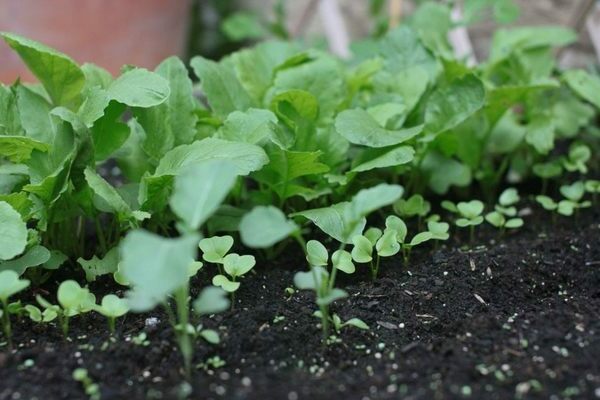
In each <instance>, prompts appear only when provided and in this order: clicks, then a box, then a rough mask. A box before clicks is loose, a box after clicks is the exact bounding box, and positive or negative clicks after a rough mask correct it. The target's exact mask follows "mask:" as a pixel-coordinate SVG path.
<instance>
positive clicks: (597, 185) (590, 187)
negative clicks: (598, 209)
mask: <svg viewBox="0 0 600 400" xmlns="http://www.w3.org/2000/svg"><path fill="white" fill-rule="evenodd" d="M585 190H586V192H588V193H591V194H592V202H593V203H594V204H597V203H598V201H597V200H598V194H599V193H600V181H599V180H594V179H590V180H587V181H585Z"/></svg>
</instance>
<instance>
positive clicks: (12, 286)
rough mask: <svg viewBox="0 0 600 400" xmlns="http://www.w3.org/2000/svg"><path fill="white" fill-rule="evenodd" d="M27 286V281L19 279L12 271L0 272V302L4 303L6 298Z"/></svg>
mask: <svg viewBox="0 0 600 400" xmlns="http://www.w3.org/2000/svg"><path fill="white" fill-rule="evenodd" d="M28 286H29V281H28V280H27V279H19V274H17V273H16V272H14V271H10V270H9V271H0V300H2V302H4V303H6V302H7V301H8V298H9V297H11V296H12V295H14V294H17V293H19V292H20V291H22V290H24V289H25V288H27V287H28Z"/></svg>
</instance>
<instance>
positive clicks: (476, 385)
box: [0, 207, 600, 400]
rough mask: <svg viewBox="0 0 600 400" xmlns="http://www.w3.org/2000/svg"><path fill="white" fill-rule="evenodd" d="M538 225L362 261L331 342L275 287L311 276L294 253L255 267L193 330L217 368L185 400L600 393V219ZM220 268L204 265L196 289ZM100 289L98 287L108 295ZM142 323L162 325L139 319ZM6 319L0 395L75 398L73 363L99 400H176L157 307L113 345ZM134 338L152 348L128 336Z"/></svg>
mask: <svg viewBox="0 0 600 400" xmlns="http://www.w3.org/2000/svg"><path fill="white" fill-rule="evenodd" d="M548 219H549V218H548V215H547V214H544V213H542V212H540V211H536V212H535V213H534V215H533V216H531V217H529V218H528V220H527V221H526V226H525V228H524V229H522V230H521V231H519V232H516V233H515V234H512V235H508V236H507V237H505V238H503V239H501V240H496V236H495V234H494V232H493V231H492V230H491V229H488V228H485V229H479V233H480V234H479V238H478V239H479V240H478V242H479V243H480V244H482V243H485V246H478V247H475V248H474V249H472V250H466V249H461V248H460V246H459V245H458V244H457V243H448V244H446V245H445V246H442V247H440V249H439V250H435V249H433V248H431V249H429V250H427V249H425V250H417V251H415V252H414V253H415V254H414V258H413V259H412V260H411V263H410V265H409V266H403V265H402V262H401V257H394V258H392V259H388V260H387V261H385V262H383V263H382V267H381V271H380V274H381V277H380V278H379V279H378V280H377V281H376V282H374V283H373V282H371V281H370V280H369V279H368V273H367V271H366V269H367V268H362V270H361V271H360V272H359V273H358V276H356V275H355V276H352V277H342V278H341V279H340V281H339V285H338V286H340V287H344V288H345V289H347V291H348V292H349V293H350V297H349V298H348V299H345V300H343V301H339V302H338V303H339V304H335V305H334V307H333V311H335V312H336V313H338V314H339V315H340V317H342V319H348V318H351V317H358V318H361V319H363V320H364V321H365V322H366V323H367V324H368V325H369V326H370V327H371V330H370V331H361V330H358V329H353V328H347V329H344V330H343V331H342V333H341V334H340V335H339V339H340V340H341V341H340V342H339V343H336V344H333V345H331V346H329V347H327V348H323V347H322V345H321V341H320V339H321V335H320V330H319V328H318V326H317V323H318V320H317V319H315V318H314V317H313V316H312V313H313V311H314V309H315V305H314V301H313V297H312V294H311V293H309V292H296V293H295V294H294V295H292V296H291V297H289V296H287V295H286V293H285V289H286V287H290V286H292V280H293V275H294V273H295V272H296V271H299V270H305V269H306V268H307V266H306V263H305V261H304V259H303V257H302V255H301V253H300V252H299V251H298V250H297V249H296V248H295V247H294V246H290V251H289V252H288V254H287V255H284V256H282V257H279V259H277V260H276V261H275V262H269V263H267V262H261V261H259V263H258V264H259V268H257V271H256V273H254V274H250V275H249V276H248V277H246V278H245V279H243V281H242V286H241V289H240V290H239V292H238V293H237V296H236V297H237V299H236V304H235V310H233V311H229V312H226V313H223V314H221V315H216V316H213V317H212V318H209V319H208V318H207V319H205V320H204V321H203V322H204V323H205V326H207V327H211V328H215V329H219V330H220V332H221V344H219V345H217V346H211V345H208V344H206V343H201V342H198V344H197V346H196V364H201V363H202V362H204V361H206V360H207V359H209V358H210V357H213V356H216V355H218V356H219V357H220V358H221V359H222V360H223V361H225V365H224V366H222V367H220V368H214V367H206V368H199V369H198V370H197V371H196V372H195V374H194V377H193V381H192V382H191V383H192V386H193V394H192V395H191V398H197V399H212V398H214V399H218V398H227V399H290V400H293V399H397V398H404V399H446V398H472V399H508V398H517V399H519V398H523V399H530V398H532V399H535V398H540V399H541V398H544V399H547V398H556V399H563V398H565V399H568V398H573V399H574V398H586V399H590V398H596V397H600V336H599V334H600V248H599V247H600V246H599V244H600V215H599V210H598V208H597V207H596V208H595V209H593V210H589V211H587V212H585V213H583V214H582V215H581V218H579V223H578V224H575V222H574V221H570V220H568V221H567V219H564V220H563V221H561V222H560V223H559V225H558V226H554V227H553V226H552V225H550V224H549V222H548ZM542 232H546V233H545V234H544V233H542ZM214 269H215V268H214V266H210V265H208V266H206V267H205V269H204V271H203V273H202V274H201V275H200V276H199V277H198V278H197V280H196V282H195V284H194V290H195V291H197V290H198V289H199V288H201V287H203V286H206V285H207V284H208V282H209V280H210V276H211V275H212V274H213V273H214V272H215V271H214ZM109 281H110V279H106V280H104V281H99V282H96V283H94V285H93V286H92V290H93V291H94V292H95V293H96V294H97V295H98V294H103V292H109V291H111V290H114V286H111V285H110V284H109V283H108V282H109ZM54 283H56V282H54ZM53 290H54V289H49V291H50V292H52V291H53ZM29 296H31V295H29ZM23 300H24V301H32V299H31V298H24V299H23ZM149 317H156V318H158V320H159V323H158V324H157V325H155V326H150V327H148V326H146V325H145V321H146V318H149ZM276 317H277V318H276ZM14 325H15V326H14V328H15V336H14V339H15V343H17V344H18V345H17V348H18V349H17V350H16V351H14V352H8V351H7V350H6V348H0V400H8V399H79V398H81V399H84V398H86V395H85V394H84V391H83V388H82V386H81V384H80V383H78V382H76V381H74V380H73V378H72V372H73V370H74V369H76V368H79V367H83V368H86V369H87V370H88V372H89V375H90V377H91V378H92V380H93V381H94V382H95V383H97V384H99V385H100V389H101V394H102V398H103V399H124V398H127V399H171V398H177V397H178V388H179V387H180V383H181V380H182V379H181V372H180V365H181V360H180V357H179V353H178V351H177V349H176V347H175V345H174V342H173V340H172V339H173V338H172V334H171V328H170V326H169V325H168V322H167V321H166V317H165V315H164V314H163V313H162V312H161V311H159V310H156V311H155V312H152V313H149V314H144V315H135V314H130V315H128V316H127V317H126V318H125V319H124V320H121V321H119V322H118V332H119V337H118V339H117V340H116V341H114V342H110V341H108V331H107V329H106V325H105V320H104V319H102V318H101V317H100V316H98V315H95V314H92V313H90V314H86V315H84V316H82V317H80V318H77V319H76V320H74V321H73V323H72V330H71V333H70V339H69V340H65V339H63V338H62V336H61V334H60V332H59V329H57V327H56V326H53V325H52V324H50V325H35V324H32V323H30V322H28V321H26V320H25V319H22V320H21V321H18V322H16V323H15V324H14ZM141 332H146V333H147V335H148V340H149V344H148V345H147V346H143V345H136V344H135V343H134V341H133V340H131V339H132V337H135V336H137V335H138V334H139V333H141ZM28 360H31V361H28Z"/></svg>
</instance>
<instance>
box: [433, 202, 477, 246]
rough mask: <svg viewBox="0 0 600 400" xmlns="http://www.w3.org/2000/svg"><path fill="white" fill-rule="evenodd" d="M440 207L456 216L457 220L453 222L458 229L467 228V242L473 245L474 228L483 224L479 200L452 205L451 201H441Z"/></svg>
mask: <svg viewBox="0 0 600 400" xmlns="http://www.w3.org/2000/svg"><path fill="white" fill-rule="evenodd" d="M442 207H443V208H445V209H446V210H448V211H450V212H453V213H455V214H458V216H459V218H457V219H456V221H454V223H455V224H456V226H458V227H460V228H466V227H469V240H470V242H471V243H473V241H474V239H475V227H476V226H477V225H481V223H482V222H483V216H482V215H481V214H482V213H483V208H484V206H483V203H482V202H481V201H479V200H471V201H463V202H460V203H458V204H454V203H452V202H451V201H448V200H444V201H442Z"/></svg>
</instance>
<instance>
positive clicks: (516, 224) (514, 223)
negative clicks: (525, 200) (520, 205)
mask: <svg viewBox="0 0 600 400" xmlns="http://www.w3.org/2000/svg"><path fill="white" fill-rule="evenodd" d="M524 223H525V222H524V221H523V219H521V218H511V219H509V220H508V221H506V224H505V225H504V226H505V227H506V228H508V229H517V228H520V227H522V226H523V224H524Z"/></svg>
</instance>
